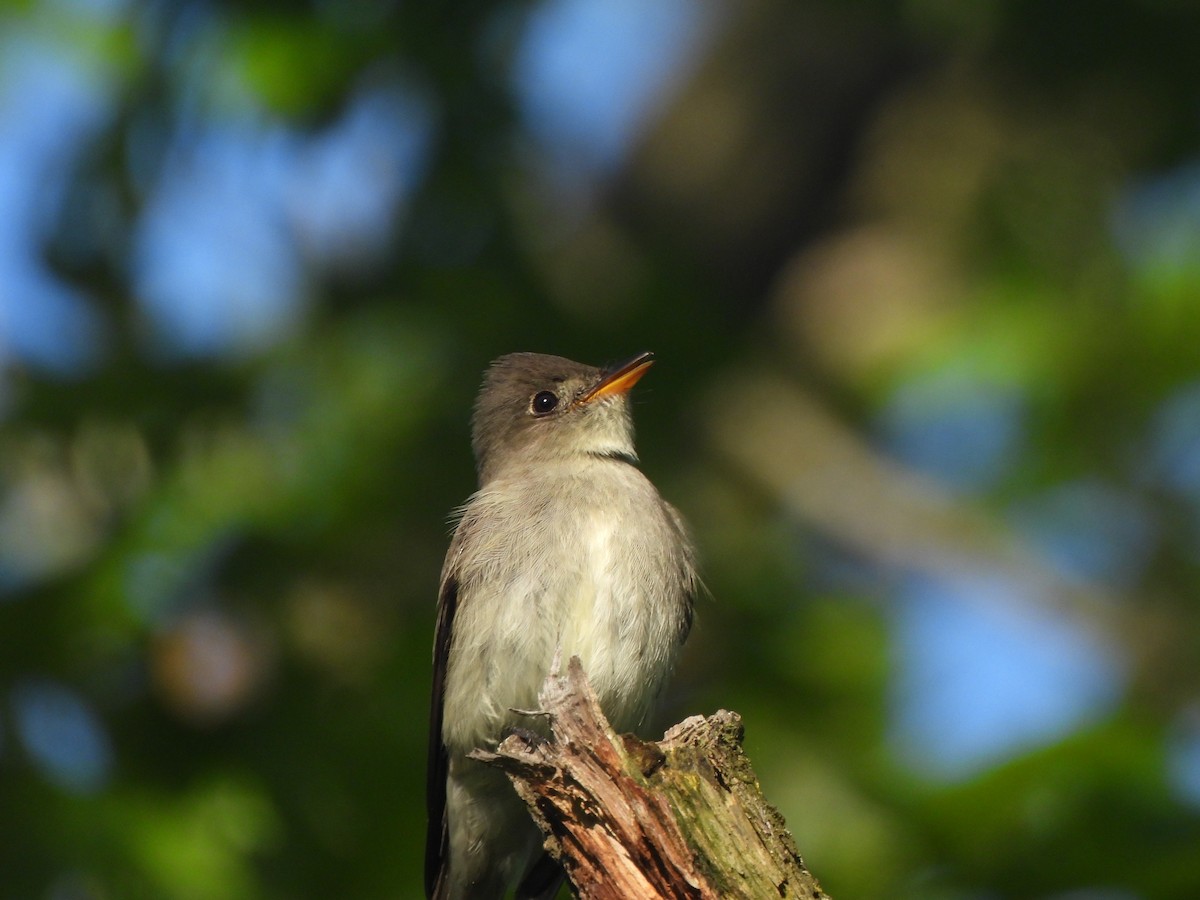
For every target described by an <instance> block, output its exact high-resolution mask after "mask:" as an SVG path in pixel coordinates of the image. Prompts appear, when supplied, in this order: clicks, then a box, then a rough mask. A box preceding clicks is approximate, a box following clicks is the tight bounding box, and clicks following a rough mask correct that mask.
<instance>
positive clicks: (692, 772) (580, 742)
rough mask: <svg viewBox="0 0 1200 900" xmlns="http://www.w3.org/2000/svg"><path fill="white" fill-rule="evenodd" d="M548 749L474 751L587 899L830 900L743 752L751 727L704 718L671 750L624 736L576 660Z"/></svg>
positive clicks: (533, 745) (552, 690)
mask: <svg viewBox="0 0 1200 900" xmlns="http://www.w3.org/2000/svg"><path fill="white" fill-rule="evenodd" d="M538 699H539V702H540V704H541V712H542V714H545V715H546V716H547V718H548V719H549V722H550V733H551V737H550V739H549V740H546V739H543V738H540V737H537V736H534V735H531V734H513V735H510V736H509V737H508V738H506V739H505V740H504V741H503V742H502V743H501V744H500V746H499V747H497V749H496V752H494V753H492V752H487V751H475V753H473V754H472V756H474V757H475V758H476V759H479V760H482V761H483V762H486V763H488V764H490V765H494V766H496V767H498V768H500V769H502V770H503V771H505V772H506V773H508V775H509V777H510V778H511V779H512V782H513V784H514V785H515V787H516V789H517V793H518V794H519V795H520V796H521V798H522V799H523V800H524V801H525V803H526V804H527V805H528V806H529V809H530V811H531V813H532V814H533V817H534V819H535V821H536V822H537V823H538V826H539V827H540V828H541V829H542V832H543V833H544V834H545V835H546V849H547V850H549V851H550V853H551V854H552V855H553V856H554V857H555V858H556V859H557V860H558V861H559V862H560V863H562V865H563V868H564V869H565V870H566V872H567V877H568V878H569V879H570V881H571V884H572V886H573V887H574V889H575V893H576V895H577V896H578V897H580V898H584V900H629V898H638V900H655V898H663V900H666V898H672V900H675V898H679V900H683V898H688V900H726V898H735V897H744V898H755V900H757V898H764V900H765V898H772V900H778V898H811V900H817V898H824V900H828V898H827V896H826V894H825V893H824V892H822V890H821V888H820V885H818V884H817V880H816V878H814V877H813V875H812V874H811V873H810V872H809V871H808V869H807V868H805V866H804V862H803V861H802V860H801V858H800V854H799V853H797V851H796V846H795V844H794V843H793V841H792V837H791V835H790V834H789V833H788V831H787V828H786V826H785V825H784V821H783V817H782V816H780V815H779V813H778V812H777V811H776V810H775V809H774V808H772V807H771V806H770V805H768V804H767V802H766V801H765V800H764V799H763V796H762V792H761V791H760V790H759V786H758V781H757V779H756V778H755V776H754V771H753V769H752V767H751V765H750V761H749V759H747V757H746V755H745V754H744V753H743V752H742V745H741V742H742V721H741V718H740V717H739V716H738V714H737V713H734V712H727V711H725V710H721V711H719V712H718V713H716V715H713V716H709V717H707V718H705V717H703V716H693V717H692V718H689V719H687V720H685V721H683V722H681V723H679V724H678V725H676V726H674V727H673V728H671V729H670V730H668V731H667V733H666V735H664V737H663V739H662V740H661V741H657V742H647V741H641V740H639V739H638V738H636V737H634V736H633V735H620V736H618V735H617V734H616V733H615V732H614V731H613V730H612V728H611V726H609V724H608V721H607V720H606V719H605V718H604V715H603V713H602V712H601V711H600V707H599V704H598V703H597V702H596V697H595V694H593V692H592V689H591V686H590V685H589V684H588V682H587V678H586V676H585V675H584V673H583V668H582V666H581V665H580V663H579V659H578V658H577V657H572V659H571V661H570V663H569V664H568V667H567V674H566V675H565V676H564V675H560V674H557V673H552V674H551V675H550V677H548V678H547V679H546V682H545V684H544V685H543V687H542V691H541V693H540V694H539V698H538Z"/></svg>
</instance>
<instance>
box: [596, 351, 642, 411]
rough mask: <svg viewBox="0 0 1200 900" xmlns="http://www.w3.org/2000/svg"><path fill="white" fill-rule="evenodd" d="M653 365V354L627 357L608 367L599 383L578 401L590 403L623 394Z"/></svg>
mask: <svg viewBox="0 0 1200 900" xmlns="http://www.w3.org/2000/svg"><path fill="white" fill-rule="evenodd" d="M652 365H654V354H653V353H650V352H648V351H647V352H645V353H639V354H638V355H637V356H635V357H633V359H627V360H625V362H623V363H620V364H618V365H616V366H613V367H612V368H610V369H609V370H608V371H607V372H605V373H604V377H603V378H601V379H600V383H599V384H598V385H596V386H595V387H594V388H592V389H591V390H590V391H588V392H587V393H586V394H584V395H583V396H582V397H580V398H579V402H580V403H591V402H592V401H593V400H599V399H600V398H601V397H615V396H616V395H618V394H624V393H625V392H626V391H628V390H629V389H630V388H631V387H633V386H634V385H635V384H637V383H638V379H639V378H641V377H642V376H643V375H645V374H646V370H647V369H649V368H650V367H651V366H652Z"/></svg>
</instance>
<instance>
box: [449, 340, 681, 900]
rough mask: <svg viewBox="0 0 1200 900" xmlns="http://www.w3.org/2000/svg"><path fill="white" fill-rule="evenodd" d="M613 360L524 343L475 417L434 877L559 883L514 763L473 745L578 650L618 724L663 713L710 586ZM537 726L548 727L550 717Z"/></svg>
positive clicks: (485, 892) (633, 374) (516, 722)
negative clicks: (509, 769)
mask: <svg viewBox="0 0 1200 900" xmlns="http://www.w3.org/2000/svg"><path fill="white" fill-rule="evenodd" d="M653 363H654V354H652V353H649V352H645V353H639V354H637V355H636V356H634V357H632V358H630V359H628V360H626V361H624V362H621V363H619V364H617V365H614V366H610V367H607V368H603V369H602V368H597V367H594V366H589V365H585V364H583V363H578V362H574V361H572V360H569V359H565V358H563V357H560V356H550V355H545V354H540V353H510V354H508V355H505V356H501V357H500V358H498V359H496V360H494V361H493V362H492V363H491V364H490V365H489V366H488V368H487V370H486V372H485V373H484V378H483V383H482V385H481V387H480V390H479V394H478V398H477V400H476V403H475V407H474V411H473V415H472V422H471V444H472V449H473V452H474V457H475V463H476V469H477V473H478V490H476V492H475V493H474V494H472V495H471V496H470V498H469V499H468V500H467V501H466V503H465V504H463V505H462V506H461V507H460V508H459V509H458V510H457V514H456V516H457V524H456V526H455V528H454V533H453V537H452V538H451V541H450V547H449V550H448V551H447V554H446V559H445V563H444V565H443V567H442V573H441V579H440V587H439V591H438V608H437V624H436V629H435V637H434V651H433V690H432V698H431V704H430V732H429V766H428V781H427V795H426V799H427V807H428V810H427V811H428V816H429V824H428V832H427V835H426V854H425V893H426V896H427V897H428V898H430V900H462V898H471V900H492V898H501V897H504V896H505V895H506V894H507V892H508V891H510V890H513V889H514V888H515V889H516V896H517V897H521V898H551V897H553V896H554V894H555V893H556V892H557V890H558V887H559V886H560V884H561V881H562V878H563V874H562V870H561V868H559V867H558V866H557V865H556V864H555V863H554V862H553V860H551V859H550V857H549V856H548V855H547V854H545V852H544V851H543V850H542V838H541V834H540V832H539V831H538V829H537V828H536V826H535V825H534V824H533V820H532V818H531V816H530V815H529V812H528V810H527V809H526V808H525V806H524V804H523V803H522V802H521V800H520V799H519V798H518V797H517V795H516V792H515V790H514V789H513V787H512V785H511V783H510V782H509V781H508V779H507V777H506V776H505V775H504V774H503V773H501V772H499V771H498V770H496V769H493V768H490V767H488V766H486V765H484V764H483V763H481V762H479V761H477V760H474V759H469V758H468V756H467V754H468V753H469V752H470V751H471V750H473V749H476V748H493V747H495V745H496V744H497V743H498V742H499V741H500V740H501V739H502V738H503V737H504V736H505V735H506V734H509V733H511V732H512V731H513V730H515V729H518V728H525V727H526V726H529V725H530V717H529V716H528V714H527V713H526V714H524V715H522V714H521V713H519V712H518V711H520V710H531V709H535V708H536V707H537V695H538V689H539V688H540V686H541V685H542V683H543V681H544V680H545V678H546V676H547V674H548V673H549V671H550V668H551V666H552V664H553V662H554V660H556V659H558V658H560V657H561V659H564V660H565V659H569V658H570V657H571V656H578V657H579V658H580V660H581V662H582V664H583V667H584V670H585V671H586V672H587V675H588V678H589V680H590V682H591V684H592V687H593V689H594V690H595V693H596V695H597V697H598V699H599V701H600V706H601V709H602V710H603V711H604V713H605V715H606V716H607V717H608V718H609V720H610V722H611V723H612V725H613V727H614V728H616V729H617V730H618V731H619V732H626V731H637V730H638V729H640V728H642V727H644V726H645V724H646V720H647V718H648V716H649V714H650V712H651V708H652V705H653V704H654V701H655V699H656V698H657V697H658V696H659V694H660V692H661V691H662V689H663V687H664V685H665V683H666V681H667V679H668V677H669V675H670V673H671V671H672V669H673V667H674V664H675V661H676V658H677V655H678V653H679V651H680V648H681V647H682V645H683V643H684V641H685V640H686V638H687V636H688V632H689V630H690V629H691V625H692V618H693V606H694V600H695V597H696V594H697V589H698V586H699V578H698V576H697V569H696V560H695V553H694V550H693V547H692V542H691V540H690V538H689V535H688V529H687V527H686V525H685V523H684V520H683V518H682V516H681V515H680V514H679V512H678V511H676V509H675V508H674V507H673V506H671V505H670V504H669V503H667V502H666V501H665V500H664V499H663V498H662V497H661V496H660V494H659V492H658V490H657V489H656V488H655V487H654V485H653V484H651V482H650V481H649V479H648V478H647V477H646V476H645V475H644V474H643V473H642V471H641V469H640V468H639V463H638V456H637V453H636V451H635V449H634V429H633V418H632V414H631V410H630V404H629V390H630V388H632V387H633V386H634V384H635V383H636V382H637V381H638V380H639V379H640V378H641V377H642V376H643V375H644V374H645V373H646V371H647V370H648V369H649V368H650V366H651V365H652V364H653ZM533 727H535V728H536V727H537V726H536V723H535V724H534V726H533Z"/></svg>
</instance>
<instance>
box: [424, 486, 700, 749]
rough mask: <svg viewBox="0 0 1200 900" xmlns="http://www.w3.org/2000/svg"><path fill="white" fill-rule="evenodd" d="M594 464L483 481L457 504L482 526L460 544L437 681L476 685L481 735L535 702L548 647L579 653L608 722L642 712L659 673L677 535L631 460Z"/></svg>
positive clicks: (672, 602) (669, 630)
mask: <svg viewBox="0 0 1200 900" xmlns="http://www.w3.org/2000/svg"><path fill="white" fill-rule="evenodd" d="M604 465H605V466H606V467H605V468H601V469H600V471H599V472H598V473H593V477H592V478H589V479H582V478H570V479H563V480H561V481H560V482H559V483H557V484H554V483H550V484H546V485H542V486H541V489H540V490H539V491H537V492H535V493H529V492H527V493H526V494H525V495H524V496H521V495H519V494H518V493H517V492H516V491H515V490H514V491H511V492H505V491H504V490H503V489H501V490H497V491H493V492H492V493H491V494H490V495H488V496H487V497H486V498H485V499H484V501H483V502H484V503H485V504H486V508H481V509H478V510H475V511H473V512H469V513H468V514H469V515H472V514H474V515H477V516H479V517H480V521H481V522H484V521H485V522H486V524H487V527H484V528H482V529H480V528H479V526H478V525H477V526H476V530H479V531H481V532H483V533H486V535H487V537H486V539H483V540H481V541H479V542H478V545H477V546H475V547H471V546H468V547H465V548H464V551H463V560H464V565H463V567H462V572H461V576H462V581H461V583H460V609H459V617H460V621H458V622H456V625H455V632H456V645H457V646H456V647H455V648H454V650H453V656H452V659H451V671H450V673H449V681H450V682H452V683H450V684H447V688H448V689H449V690H450V691H454V689H455V687H456V683H457V686H459V687H460V688H463V687H465V689H466V690H467V691H473V690H477V691H478V692H479V696H480V698H481V699H482V704H481V706H480V708H481V712H482V714H483V718H481V720H480V721H478V722H477V723H475V724H476V725H477V726H478V728H479V729H482V730H483V731H484V732H486V733H487V736H488V737H492V738H494V736H495V735H494V734H492V732H496V733H498V732H499V730H502V729H503V727H504V726H505V725H506V724H509V723H510V722H511V721H512V714H511V713H510V710H511V709H512V708H522V709H527V708H532V707H533V706H535V705H536V697H537V690H538V688H539V687H540V686H541V683H542V681H543V680H544V678H545V675H546V673H547V671H548V670H549V667H550V664H551V661H552V660H553V658H554V656H555V654H556V653H558V654H560V655H561V660H562V663H563V664H564V665H565V663H566V661H567V660H568V659H569V658H570V657H571V656H579V658H580V660H581V661H582V662H583V666H584V669H585V671H586V672H587V673H588V677H589V679H590V680H591V683H592V687H593V689H594V690H595V691H596V694H597V696H598V698H599V699H600V703H601V706H602V708H603V709H604V711H605V714H606V715H607V716H608V717H609V719H610V720H611V721H612V723H613V725H614V727H616V728H617V729H618V730H633V729H636V728H637V727H638V726H639V725H640V724H641V723H642V720H643V719H644V718H645V716H646V713H647V711H648V709H649V707H650V705H651V703H652V701H653V699H654V697H655V696H656V695H657V694H658V692H659V690H660V689H661V686H662V684H663V682H664V680H665V679H666V677H667V675H668V674H669V671H670V668H671V666H672V664H673V662H674V657H675V654H676V651H677V650H678V645H679V643H680V635H681V634H682V628H681V618H682V616H683V615H684V614H685V608H686V604H687V599H686V597H685V596H684V593H685V591H686V589H687V585H686V584H685V582H684V578H683V576H682V574H681V567H680V558H681V554H682V552H683V551H682V548H681V546H680V542H681V540H682V536H681V535H680V534H679V532H678V530H677V528H676V527H675V526H674V524H673V522H672V520H671V518H670V514H669V512H668V510H667V508H666V507H665V505H664V504H663V502H662V500H661V499H660V498H659V496H658V494H657V492H656V491H655V489H654V488H653V486H651V485H650V483H649V482H648V481H646V480H645V478H644V476H642V475H641V473H640V472H638V471H637V470H636V469H633V468H632V467H628V466H624V465H622V464H617V463H612V464H604ZM607 466H611V467H612V468H613V469H614V471H610V470H609V468H608V467H607ZM626 470H627V471H626ZM464 524H466V520H464ZM460 527H461V526H460ZM465 635H470V636H471V637H470V638H468V639H467V640H463V641H459V640H458V638H461V637H464V636H465ZM468 685H469V686H468ZM518 724H524V725H528V724H529V723H527V722H521V723H518Z"/></svg>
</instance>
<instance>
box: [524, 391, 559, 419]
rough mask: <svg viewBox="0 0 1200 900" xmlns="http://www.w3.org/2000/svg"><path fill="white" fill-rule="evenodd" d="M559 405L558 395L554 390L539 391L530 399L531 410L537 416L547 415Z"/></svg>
mask: <svg viewBox="0 0 1200 900" xmlns="http://www.w3.org/2000/svg"><path fill="white" fill-rule="evenodd" d="M556 406H558V395H557V394H556V393H554V391H538V392H537V393H536V394H534V395H533V399H532V400H531V401H529V411H530V412H532V413H533V414H534V415H535V416H545V415H549V414H550V413H552V412H554V408H555V407H556Z"/></svg>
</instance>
